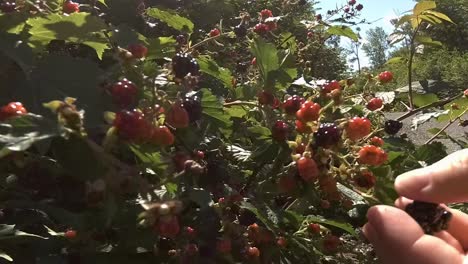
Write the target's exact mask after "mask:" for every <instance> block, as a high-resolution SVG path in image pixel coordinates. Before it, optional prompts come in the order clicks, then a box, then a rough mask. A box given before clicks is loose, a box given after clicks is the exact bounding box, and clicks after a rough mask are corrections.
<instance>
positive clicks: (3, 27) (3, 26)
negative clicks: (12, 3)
mask: <svg viewBox="0 0 468 264" xmlns="http://www.w3.org/2000/svg"><path fill="white" fill-rule="evenodd" d="M27 19H28V16H27V15H26V13H24V12H15V13H10V14H0V32H4V33H11V34H19V33H21V31H23V29H24V26H25V25H26V20H27Z"/></svg>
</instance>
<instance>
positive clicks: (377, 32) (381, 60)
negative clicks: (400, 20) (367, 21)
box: [362, 27, 390, 69]
mask: <svg viewBox="0 0 468 264" xmlns="http://www.w3.org/2000/svg"><path fill="white" fill-rule="evenodd" d="M366 34H367V38H366V39H367V43H364V44H363V45H362V50H363V51H364V52H365V53H366V55H367V56H368V57H369V59H370V62H371V64H372V67H373V68H374V69H378V68H380V67H382V66H383V65H384V64H385V62H386V61H387V51H388V49H389V48H390V46H389V45H388V42H387V38H388V35H387V33H386V32H385V30H384V29H383V28H381V27H376V28H372V29H369V30H368V31H367V32H366Z"/></svg>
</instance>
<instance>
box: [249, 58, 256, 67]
mask: <svg viewBox="0 0 468 264" xmlns="http://www.w3.org/2000/svg"><path fill="white" fill-rule="evenodd" d="M250 63H251V64H252V66H257V58H253V59H252V61H251V62H250Z"/></svg>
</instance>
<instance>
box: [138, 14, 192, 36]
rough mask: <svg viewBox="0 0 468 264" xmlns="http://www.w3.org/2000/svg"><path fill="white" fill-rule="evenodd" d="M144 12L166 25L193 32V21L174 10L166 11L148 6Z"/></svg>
mask: <svg viewBox="0 0 468 264" xmlns="http://www.w3.org/2000/svg"><path fill="white" fill-rule="evenodd" d="M146 14H147V15H148V16H150V17H152V18H156V19H159V20H161V21H162V22H164V23H166V24H167V25H168V26H170V27H172V28H174V29H176V30H179V31H184V32H187V33H192V32H193V27H194V25H193V23H192V21H190V20H189V19H187V18H185V17H181V16H179V15H178V14H177V13H175V12H174V11H166V10H162V9H159V8H149V9H147V10H146Z"/></svg>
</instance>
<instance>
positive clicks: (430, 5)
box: [413, 1, 437, 15]
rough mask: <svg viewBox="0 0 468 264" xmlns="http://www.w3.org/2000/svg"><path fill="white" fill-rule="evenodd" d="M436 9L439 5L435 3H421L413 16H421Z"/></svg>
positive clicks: (416, 7)
mask: <svg viewBox="0 0 468 264" xmlns="http://www.w3.org/2000/svg"><path fill="white" fill-rule="evenodd" d="M436 7H437V5H436V2H435V1H421V2H419V3H417V4H416V5H415V6H414V9H413V14H414V15H420V14H422V13H423V12H424V11H426V10H430V9H434V8H436Z"/></svg>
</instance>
